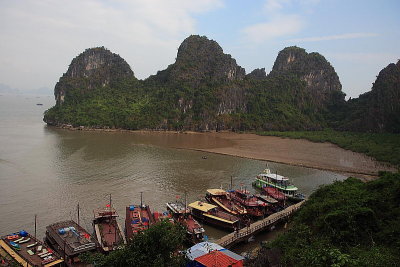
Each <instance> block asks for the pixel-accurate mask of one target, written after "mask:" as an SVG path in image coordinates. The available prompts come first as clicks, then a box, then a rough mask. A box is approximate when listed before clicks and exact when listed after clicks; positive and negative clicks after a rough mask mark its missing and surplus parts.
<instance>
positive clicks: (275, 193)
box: [263, 187, 287, 201]
mask: <svg viewBox="0 0 400 267" xmlns="http://www.w3.org/2000/svg"><path fill="white" fill-rule="evenodd" d="M263 192H264V193H265V195H267V196H270V197H272V198H274V199H276V200H278V201H284V200H286V199H287V196H286V195H285V194H284V193H282V192H281V191H279V190H278V189H277V188H274V187H263Z"/></svg>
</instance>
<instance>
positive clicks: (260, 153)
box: [153, 132, 397, 179]
mask: <svg viewBox="0 0 400 267" xmlns="http://www.w3.org/2000/svg"><path fill="white" fill-rule="evenodd" d="M153 134H160V133H154V132H153ZM179 135H192V136H193V135H194V136H197V137H199V136H202V137H203V138H199V139H200V140H203V141H201V142H198V143H196V145H193V142H188V143H187V144H184V143H182V144H180V145H178V147H179V148H185V149H194V150H198V151H205V152H211V153H218V154H224V155H231V156H237V157H245V158H251V159H258V160H265V161H272V162H279V163H285V164H290V165H296V166H303V167H309V168H316V169H322V170H329V171H334V172H340V173H344V174H347V175H349V176H350V175H351V176H356V177H360V178H363V179H369V178H373V177H376V176H377V174H378V172H379V171H382V170H386V171H397V169H396V168H395V167H393V166H391V165H390V164H387V163H382V162H378V161H376V160H375V159H373V158H371V157H368V156H366V155H364V154H360V153H356V152H352V151H349V150H345V149H342V148H340V147H338V146H336V145H334V144H331V143H314V142H310V141H308V140H302V139H288V138H281V137H275V136H259V135H256V134H238V133H232V132H219V133H216V132H210V133H187V134H182V133H181V134H179ZM204 137H206V140H207V139H209V140H214V139H215V140H218V139H219V141H214V142H211V143H208V142H204ZM190 144H191V145H190Z"/></svg>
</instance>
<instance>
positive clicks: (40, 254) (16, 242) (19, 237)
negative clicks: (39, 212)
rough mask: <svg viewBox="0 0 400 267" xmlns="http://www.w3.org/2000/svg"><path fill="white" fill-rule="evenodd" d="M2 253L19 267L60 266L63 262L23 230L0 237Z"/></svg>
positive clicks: (53, 252) (56, 254) (0, 250)
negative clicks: (19, 266)
mask: <svg viewBox="0 0 400 267" xmlns="http://www.w3.org/2000/svg"><path fill="white" fill-rule="evenodd" d="M3 251H4V253H6V254H7V255H8V256H9V257H10V258H13V260H15V261H16V262H17V263H18V264H20V265H21V266H38V267H50V266H61V264H62V263H63V262H64V260H63V259H62V258H61V257H60V256H59V255H58V253H57V252H56V251H54V250H52V249H51V248H49V247H48V246H47V245H46V244H44V243H42V242H41V241H40V240H38V239H36V238H35V237H34V236H33V235H31V234H29V233H27V232H26V231H24V230H22V231H19V232H16V233H12V234H9V235H6V236H3V237H2V238H1V239H0V252H1V253H3ZM12 266H14V265H12Z"/></svg>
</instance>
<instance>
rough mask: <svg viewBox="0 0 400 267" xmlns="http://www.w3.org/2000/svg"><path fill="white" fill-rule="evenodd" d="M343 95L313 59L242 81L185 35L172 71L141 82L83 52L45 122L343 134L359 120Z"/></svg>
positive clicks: (301, 53)
mask: <svg viewBox="0 0 400 267" xmlns="http://www.w3.org/2000/svg"><path fill="white" fill-rule="evenodd" d="M394 65H395V64H394ZM395 66H397V65H395ZM396 83H398V81H397V80H395V81H394V85H393V84H391V85H390V86H395V84H396ZM341 89H342V85H341V83H340V80H339V77H338V75H337V74H336V72H335V70H334V68H333V66H332V65H331V64H330V63H329V62H328V61H327V60H326V59H325V57H323V56H322V55H320V54H319V53H316V52H313V53H307V52H306V51H305V49H303V48H299V47H287V48H285V49H283V50H281V51H280V52H279V53H278V56H277V58H276V60H275V62H274V67H273V68H272V70H271V72H270V73H269V74H268V75H266V73H265V69H255V70H253V71H252V72H251V73H249V74H247V75H246V72H245V70H244V68H242V67H241V66H240V65H238V64H237V62H236V60H235V59H234V58H233V57H232V56H231V55H229V54H225V53H224V52H223V49H222V47H220V46H219V44H218V43H217V42H216V41H214V40H209V39H208V38H207V37H205V36H199V35H191V36H189V37H188V38H186V39H185V40H184V41H183V42H182V44H181V45H180V46H179V49H178V53H177V57H176V61H175V62H174V63H172V64H171V65H169V66H168V67H167V68H166V69H165V70H161V71H158V72H157V74H155V75H152V76H150V77H149V78H147V79H145V80H137V79H136V78H135V77H134V73H133V71H132V70H131V68H130V66H129V65H128V63H126V61H125V60H124V59H123V58H121V57H120V56H119V55H117V54H114V53H112V52H111V51H109V50H107V49H105V48H104V47H97V48H91V49H87V50H85V51H84V52H83V53H82V54H80V55H78V56H77V57H76V58H74V59H73V60H72V62H71V65H70V66H69V68H68V71H67V72H66V73H64V75H63V76H62V77H61V78H60V81H59V82H58V83H57V84H56V86H55V97H56V100H57V103H56V105H55V106H54V107H53V108H51V109H49V110H48V111H46V113H45V116H44V121H45V122H46V123H48V124H51V125H60V124H72V125H78V126H87V127H112V128H125V129H156V130H183V131H185V130H195V131H207V130H223V129H225V130H234V131H236V130H240V131H242V130H244V131H245V130H299V129H301V130H319V129H323V128H326V127H333V128H335V129H344V130H347V129H350V128H349V127H348V126H349V125H351V124H352V120H353V119H354V120H357V118H356V117H357V116H355V115H354V113H351V114H350V115H349V114H347V113H348V112H353V110H358V109H359V108H354V107H356V106H357V105H353V104H351V103H352V102H346V101H345V99H344V97H345V94H344V93H343V92H342V90H341ZM396 90H397V91H398V90H399V89H398V88H397V89H394V92H397V91H396ZM378 91H382V90H380V89H378ZM389 91H390V90H389ZM384 94H385V93H384ZM352 101H353V102H354V100H352ZM361 102H362V101H361ZM364 102H365V101H364ZM359 105H360V104H358V106H359ZM361 106H363V105H362V104H361ZM395 112H397V109H396V110H395ZM377 114H378V113H377ZM390 114H392V113H390ZM382 116H384V117H385V116H388V113H387V112H386V113H383V115H382ZM382 116H381V117H382ZM391 116H392V115H391ZM378 119H379V118H378ZM381 120H382V118H381ZM395 123H397V122H395ZM376 125H377V124H371V125H370V126H369V128H368V127H366V128H365V127H364V128H362V130H363V131H368V130H369V131H375V130H376V131H387V130H389V131H397V130H396V129H397V128H396V127H391V128H390V127H389V128H382V127H381V128H379V127H378V128H377V129H371V128H372V127H376Z"/></svg>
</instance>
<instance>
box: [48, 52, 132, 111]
mask: <svg viewBox="0 0 400 267" xmlns="http://www.w3.org/2000/svg"><path fill="white" fill-rule="evenodd" d="M130 77H134V74H133V71H132V70H131V68H130V67H129V65H128V63H127V62H126V61H125V60H124V59H123V58H121V57H120V56H119V55H117V54H114V53H112V52H111V51H109V50H107V49H105V48H104V47H96V48H90V49H86V50H85V51H84V52H83V53H81V54H80V55H78V56H77V57H76V58H74V59H73V60H72V62H71V64H70V65H69V68H68V71H67V72H66V73H64V75H63V76H62V77H61V78H60V80H59V82H58V83H57V84H56V86H55V89H54V95H55V98H56V103H57V105H60V104H62V103H63V102H64V101H65V96H66V94H67V93H68V90H71V89H74V88H80V89H81V91H82V92H85V91H86V90H90V89H93V88H98V87H105V86H110V84H111V83H113V82H115V81H117V80H118V79H124V78H130Z"/></svg>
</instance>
